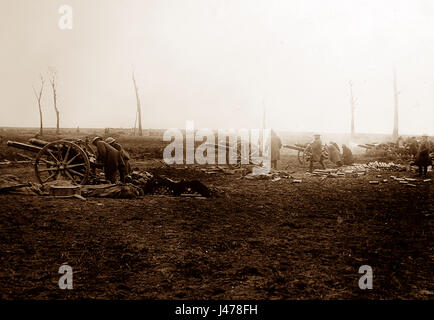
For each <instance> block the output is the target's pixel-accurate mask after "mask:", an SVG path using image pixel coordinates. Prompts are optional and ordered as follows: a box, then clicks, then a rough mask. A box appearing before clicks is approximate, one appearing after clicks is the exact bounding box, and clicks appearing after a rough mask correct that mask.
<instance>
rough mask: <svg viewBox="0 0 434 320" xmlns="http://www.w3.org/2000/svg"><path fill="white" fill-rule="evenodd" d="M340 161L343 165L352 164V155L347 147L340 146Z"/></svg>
mask: <svg viewBox="0 0 434 320" xmlns="http://www.w3.org/2000/svg"><path fill="white" fill-rule="evenodd" d="M342 158H343V159H342V160H343V162H344V164H345V165H351V164H353V162H354V160H353V153H352V152H351V149H350V148H348V147H347V145H345V144H343V145H342Z"/></svg>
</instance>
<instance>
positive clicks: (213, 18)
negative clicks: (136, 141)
mask: <svg viewBox="0 0 434 320" xmlns="http://www.w3.org/2000/svg"><path fill="white" fill-rule="evenodd" d="M62 4H68V5H70V6H71V7H72V9H73V28H72V30H61V29H59V27H58V20H59V18H60V16H61V15H60V14H59V13H58V9H59V7H60V5H62ZM0 40H1V42H0V43H1V50H0V126H31V127H37V126H39V114H38V108H37V103H36V99H35V96H34V94H33V90H32V86H35V87H36V88H38V86H39V85H40V84H39V74H40V73H42V74H43V76H44V77H46V78H47V77H48V68H49V67H50V66H52V67H55V68H56V69H57V70H58V81H59V85H58V105H59V109H60V112H61V126H62V127H77V126H80V127H81V128H84V127H102V128H104V127H132V126H133V125H134V120H135V109H136V102H135V95H134V89H133V84H132V80H131V71H132V66H134V69H135V72H136V78H137V83H138V86H139V89H140V98H141V101H142V107H143V125H144V127H147V128H168V127H178V128H183V127H184V126H185V121H186V120H194V121H195V124H196V127H200V128H206V127H207V128H242V127H244V128H260V127H261V122H262V120H261V118H262V106H263V104H265V105H266V110H267V111H266V118H267V125H268V126H270V127H273V128H276V129H281V130H290V131H317V132H349V128H350V103H349V101H350V98H349V85H348V81H349V80H352V81H353V83H354V94H355V96H356V97H357V99H358V102H357V109H356V131H358V132H379V133H388V132H391V131H392V127H393V105H394V100H393V81H392V79H393V68H394V67H395V68H396V72H397V79H398V87H399V90H400V91H401V92H400V95H399V105H400V123H399V125H400V132H401V133H414V134H420V133H424V132H426V133H430V134H434V127H433V122H434V72H433V71H434V68H433V67H434V1H430V0H426V1H422V0H401V1H399V0H363V1H361V0H359V1H356V0H327V1H324V0H170V1H169V0H137V1H133V0H122V1H120V0H110V1H108V0H92V1H88V0H62V1H56V0H1V1H0ZM42 102H43V106H42V107H43V112H44V122H45V125H46V126H50V127H54V126H55V112H54V110H53V102H52V92H51V90H50V87H49V83H48V78H47V82H46V86H45V90H44V94H43V101H42Z"/></svg>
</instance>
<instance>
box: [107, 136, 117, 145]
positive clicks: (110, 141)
mask: <svg viewBox="0 0 434 320" xmlns="http://www.w3.org/2000/svg"><path fill="white" fill-rule="evenodd" d="M115 141H116V140H115V139H114V138H112V137H108V138H107V139H105V142H107V143H108V144H112V143H113V142H115Z"/></svg>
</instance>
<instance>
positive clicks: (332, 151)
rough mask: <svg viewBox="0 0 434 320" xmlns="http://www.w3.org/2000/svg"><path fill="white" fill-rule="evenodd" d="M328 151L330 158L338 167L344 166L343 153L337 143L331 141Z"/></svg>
mask: <svg viewBox="0 0 434 320" xmlns="http://www.w3.org/2000/svg"><path fill="white" fill-rule="evenodd" d="M327 151H328V154H329V160H330V161H331V162H333V163H334V164H336V165H337V166H338V167H341V166H342V159H341V154H340V153H339V149H338V148H337V147H336V145H335V144H333V143H329V144H328V145H327Z"/></svg>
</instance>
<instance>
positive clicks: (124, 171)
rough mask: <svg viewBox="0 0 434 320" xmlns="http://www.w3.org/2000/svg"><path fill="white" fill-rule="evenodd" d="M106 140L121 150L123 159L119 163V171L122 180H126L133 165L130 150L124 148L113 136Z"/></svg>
mask: <svg viewBox="0 0 434 320" xmlns="http://www.w3.org/2000/svg"><path fill="white" fill-rule="evenodd" d="M105 142H107V143H108V144H109V145H110V146H112V147H113V148H115V149H116V150H117V151H119V153H120V155H121V159H122V161H120V163H119V172H120V176H121V181H122V182H125V178H126V176H128V175H129V174H130V173H131V165H130V159H131V158H130V155H129V154H128V152H126V151H125V150H124V148H122V146H121V145H120V144H119V143H118V142H117V141H116V140H115V139H114V138H112V137H108V138H107V139H105Z"/></svg>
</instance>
